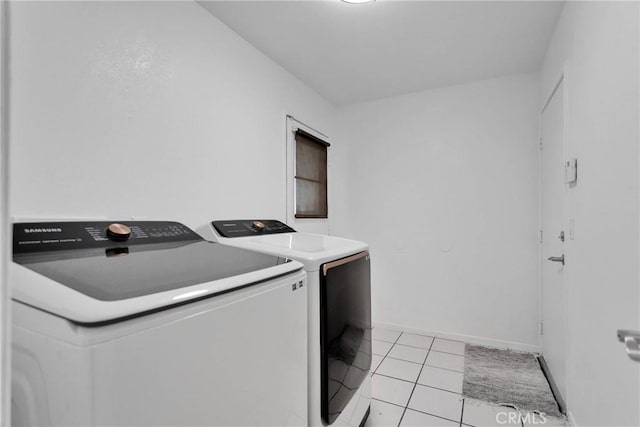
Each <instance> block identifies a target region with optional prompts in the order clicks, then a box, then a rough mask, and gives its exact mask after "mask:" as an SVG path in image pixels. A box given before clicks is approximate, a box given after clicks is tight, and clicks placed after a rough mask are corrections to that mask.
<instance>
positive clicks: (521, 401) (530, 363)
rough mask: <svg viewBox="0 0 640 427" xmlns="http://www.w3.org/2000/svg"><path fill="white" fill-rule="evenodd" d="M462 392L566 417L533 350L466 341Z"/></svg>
mask: <svg viewBox="0 0 640 427" xmlns="http://www.w3.org/2000/svg"><path fill="white" fill-rule="evenodd" d="M462 394H463V395H464V396H465V397H469V398H472V399H477V400H482V401H485V402H491V403H495V404H506V405H510V406H514V407H516V408H518V409H519V410H520V411H522V412H525V411H528V412H532V411H538V412H541V413H544V414H547V415H550V416H553V417H558V418H562V417H563V415H562V414H561V413H560V411H559V409H558V404H557V402H556V400H555V398H554V397H553V393H552V392H551V387H550V386H549V383H548V382H547V379H546V377H545V376H544V374H543V373H542V369H541V368H540V365H539V364H538V360H537V359H536V357H535V355H534V354H532V353H521V352H516V351H510V350H500V349H495V348H489V347H483V346H478V345H470V344H467V346H466V347H465V366H464V382H463V386H462Z"/></svg>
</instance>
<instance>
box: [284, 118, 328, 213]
mask: <svg viewBox="0 0 640 427" xmlns="http://www.w3.org/2000/svg"><path fill="white" fill-rule="evenodd" d="M294 143H295V161H294V171H293V173H294V174H293V182H294V185H293V187H294V189H293V191H294V195H295V206H294V209H295V212H294V217H295V218H297V219H328V218H329V206H328V205H329V203H328V196H329V195H328V185H327V181H328V178H327V175H328V169H329V168H328V157H329V150H328V148H329V147H330V146H331V144H329V143H328V142H327V141H324V140H322V139H320V138H318V137H317V136H315V135H312V134H310V133H309V132H305V131H304V130H302V129H296V131H295V135H294ZM299 144H305V145H307V146H308V147H313V148H311V149H314V148H315V149H317V148H318V147H320V148H321V149H322V152H323V154H324V158H323V159H321V162H320V166H319V167H320V168H321V169H319V170H317V171H316V174H317V175H318V176H319V179H311V178H309V177H308V176H306V177H305V176H304V174H303V173H301V171H299V170H298V167H299V164H300V163H302V162H301V161H300V160H301V159H299V157H298V156H299V154H300V153H301V152H302V150H299ZM314 144H315V145H314ZM300 181H307V182H313V183H316V184H319V185H320V186H321V189H320V191H321V192H322V193H324V195H323V196H324V200H322V199H321V200H319V201H318V200H317V201H316V202H317V204H318V205H319V206H318V209H316V210H315V211H309V212H300V210H299V209H300V205H299V194H298V191H300V186H299V185H298V183H299V182H300ZM321 197H322V196H321Z"/></svg>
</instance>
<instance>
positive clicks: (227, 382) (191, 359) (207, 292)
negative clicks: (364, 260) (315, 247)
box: [10, 221, 307, 426]
mask: <svg viewBox="0 0 640 427" xmlns="http://www.w3.org/2000/svg"><path fill="white" fill-rule="evenodd" d="M13 252H14V255H13V260H14V263H13V265H12V269H11V272H10V278H11V287H12V311H13V327H12V334H13V342H12V359H13V378H12V396H11V398H12V409H13V415H12V418H13V419H12V425H14V426H21V425H30V426H51V425H56V426H62V425H74V426H125V425H126V426H159V425H165V426H166V425H174V426H189V425H198V426H205V425H206V426H212V425H224V426H230V425H243V426H246V425H274V426H285V425H286V426H299V425H305V424H307V402H306V390H307V379H306V373H307V341H306V334H307V324H306V319H307V313H306V301H307V295H306V290H307V287H306V286H305V274H304V272H303V271H302V265H301V264H300V263H298V262H295V261H290V260H289V259H286V258H283V257H278V256H271V255H266V254H260V253H256V252H250V251H246V250H242V249H237V248H231V247H228V246H223V245H219V244H215V243H211V242H207V241H205V240H203V239H202V238H201V237H200V236H198V235H197V234H196V233H194V232H193V231H192V230H190V229H189V228H187V227H186V226H184V225H182V224H180V223H176V222H160V221H125V222H123V223H117V224H115V223H108V222H101V221H98V222H48V223H16V224H14V245H13Z"/></svg>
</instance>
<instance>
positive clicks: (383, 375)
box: [376, 365, 462, 413]
mask: <svg viewBox="0 0 640 427" xmlns="http://www.w3.org/2000/svg"><path fill="white" fill-rule="evenodd" d="M425 366H428V365H425ZM428 367H429V368H431V366H428ZM376 375H379V376H381V377H385V378H391V379H392V380H398V381H402V382H404V383H409V384H413V383H415V381H409V380H405V379H404V378H398V377H393V376H391V375H387V374H378V373H376ZM418 380H420V377H419V376H418ZM418 385H420V386H422V387H426V388H432V389H434V390H440V391H445V392H447V393H452V394H457V395H458V396H462V393H458V392H457V391H453V390H448V389H446V388H440V387H435V386H432V385H429V384H422V383H418ZM378 400H380V399H378ZM398 406H402V405H398ZM427 413H428V412H427Z"/></svg>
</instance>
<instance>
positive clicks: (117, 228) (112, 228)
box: [107, 223, 131, 240]
mask: <svg viewBox="0 0 640 427" xmlns="http://www.w3.org/2000/svg"><path fill="white" fill-rule="evenodd" d="M107 236H109V237H110V238H112V239H113V240H127V239H128V238H129V236H131V228H129V227H128V226H126V225H124V224H118V223H113V224H109V226H108V227H107Z"/></svg>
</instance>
